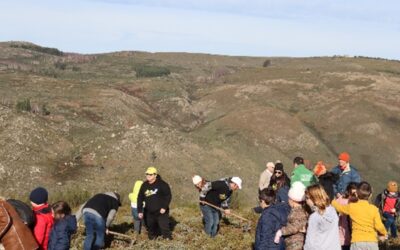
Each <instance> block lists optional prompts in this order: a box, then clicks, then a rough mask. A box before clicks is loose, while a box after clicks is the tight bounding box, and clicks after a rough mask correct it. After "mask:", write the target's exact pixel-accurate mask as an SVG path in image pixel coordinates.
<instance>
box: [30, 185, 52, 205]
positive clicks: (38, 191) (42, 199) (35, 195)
mask: <svg viewBox="0 0 400 250" xmlns="http://www.w3.org/2000/svg"><path fill="white" fill-rule="evenodd" d="M47 199H48V193H47V190H46V189H45V188H42V187H37V188H35V189H34V190H32V192H31V194H30V195H29V200H30V201H32V202H33V203H35V204H37V205H40V204H43V203H46V202H47Z"/></svg>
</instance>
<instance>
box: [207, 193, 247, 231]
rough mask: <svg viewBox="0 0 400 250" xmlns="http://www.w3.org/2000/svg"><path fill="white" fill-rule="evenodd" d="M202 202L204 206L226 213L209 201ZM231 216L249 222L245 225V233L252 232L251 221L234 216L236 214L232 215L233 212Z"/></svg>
mask: <svg viewBox="0 0 400 250" xmlns="http://www.w3.org/2000/svg"><path fill="white" fill-rule="evenodd" d="M200 202H201V203H203V204H204V205H207V206H210V207H213V208H215V209H217V210H219V211H221V212H222V213H223V212H224V209H222V208H220V207H217V206H215V205H213V204H210V203H208V202H207V201H200ZM229 215H232V216H233V217H236V218H238V219H240V220H242V221H245V222H247V223H246V224H243V232H249V231H250V229H251V226H250V225H251V221H250V220H249V219H246V218H243V217H242V216H240V215H237V214H234V213H232V212H231V213H230V214H229Z"/></svg>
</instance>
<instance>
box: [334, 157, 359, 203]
mask: <svg viewBox="0 0 400 250" xmlns="http://www.w3.org/2000/svg"><path fill="white" fill-rule="evenodd" d="M338 159H339V165H337V166H336V167H334V168H333V169H332V170H331V172H332V173H333V174H335V175H337V176H338V179H337V181H336V183H335V184H334V185H333V192H334V194H335V196H336V197H339V196H341V195H343V194H344V193H345V192H346V188H347V185H349V183H350V182H355V183H360V182H361V177H360V174H359V173H358V171H357V169H355V168H354V167H353V166H352V165H351V164H350V155H349V154H348V153H346V152H343V153H341V154H339V157H338Z"/></svg>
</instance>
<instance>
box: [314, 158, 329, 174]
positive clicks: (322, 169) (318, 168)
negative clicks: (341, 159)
mask: <svg viewBox="0 0 400 250" xmlns="http://www.w3.org/2000/svg"><path fill="white" fill-rule="evenodd" d="M325 173H326V167H325V165H324V163H323V162H322V161H319V162H318V163H317V165H315V167H314V174H315V175H316V176H320V175H323V174H325Z"/></svg>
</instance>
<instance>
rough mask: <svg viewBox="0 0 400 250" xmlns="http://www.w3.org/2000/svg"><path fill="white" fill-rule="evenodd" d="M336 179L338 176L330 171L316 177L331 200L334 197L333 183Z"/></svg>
mask: <svg viewBox="0 0 400 250" xmlns="http://www.w3.org/2000/svg"><path fill="white" fill-rule="evenodd" d="M338 179H339V176H338V175H336V174H334V173H332V172H326V173H325V174H323V175H320V176H319V177H318V181H319V184H320V185H321V186H322V187H323V188H324V190H325V192H326V194H327V195H328V196H329V199H330V200H331V201H332V200H333V199H334V198H335V192H334V188H333V185H334V184H335V183H336V182H337V180H338Z"/></svg>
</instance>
